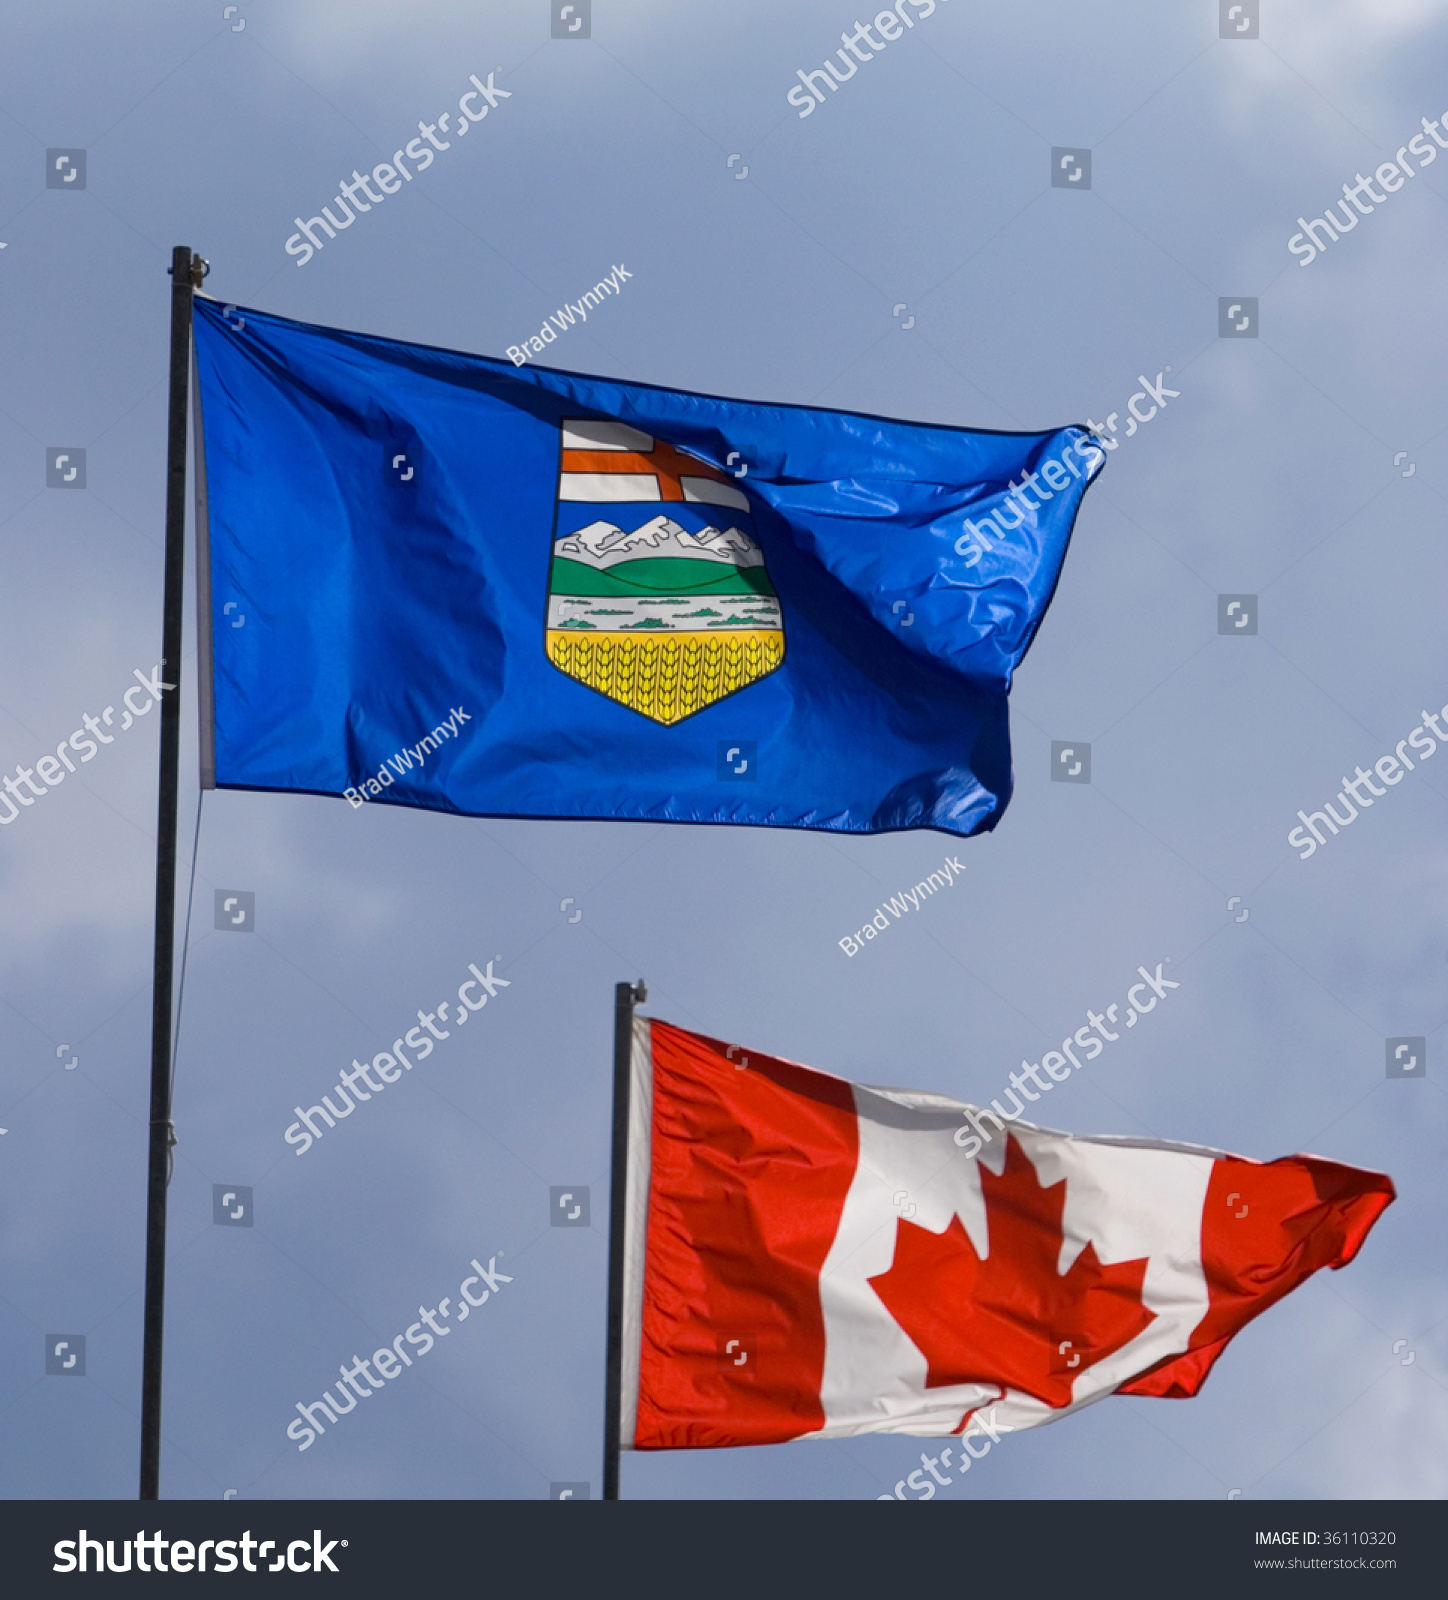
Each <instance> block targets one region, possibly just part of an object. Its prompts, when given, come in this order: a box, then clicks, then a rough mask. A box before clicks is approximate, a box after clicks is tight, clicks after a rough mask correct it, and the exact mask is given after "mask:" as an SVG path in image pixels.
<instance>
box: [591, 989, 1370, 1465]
mask: <svg viewBox="0 0 1448 1600" xmlns="http://www.w3.org/2000/svg"><path fill="white" fill-rule="evenodd" d="M965 1110H966V1107H964V1106H963V1105H962V1104H961V1103H960V1102H959V1101H956V1100H949V1099H946V1098H945V1097H944V1096H942V1095H932V1094H916V1093H912V1092H909V1091H905V1090H899V1089H872V1088H867V1087H865V1086H864V1085H862V1084H857V1083H849V1082H847V1081H846V1080H844V1079H843V1078H835V1077H831V1076H830V1075H829V1074H827V1073H823V1072H815V1071H813V1070H811V1069H810V1068H808V1067H802V1066H798V1065H796V1064H795V1063H794V1062H790V1061H782V1060H778V1059H776V1058H774V1057H771V1056H765V1055H760V1054H758V1053H756V1052H754V1051H748V1052H745V1051H743V1050H741V1049H740V1048H739V1047H738V1046H733V1045H725V1044H723V1043H721V1042H720V1041H719V1040H716V1039H709V1038H705V1037H704V1036H703V1035H701V1034H696V1033H689V1032H686V1031H685V1030H684V1029H682V1028H675V1027H672V1026H670V1025H669V1024H668V1023H664V1022H657V1021H654V1022H650V1021H645V1020H644V1019H642V1018H639V1019H636V1020H635V1023H634V1045H633V1061H632V1086H631V1109H630V1124H629V1156H628V1201H627V1207H626V1241H625V1249H624V1317H623V1334H624V1342H623V1372H622V1378H623V1384H622V1396H623V1398H622V1417H621V1419H620V1423H621V1426H620V1433H621V1439H622V1442H623V1445H624V1448H633V1449H638V1450H677V1449H687V1448H690V1447H701V1446H719V1445H755V1444H776V1443H780V1442H782V1441H784V1440H787V1439H798V1438H803V1437H806V1436H810V1437H815V1438H838V1437H841V1436H843V1435H847V1434H856V1433H914V1434H951V1433H959V1432H961V1431H962V1430H963V1429H964V1428H965V1427H966V1426H967V1425H968V1424H969V1423H970V1422H971V1419H972V1416H973V1415H974V1414H975V1413H976V1412H988V1413H989V1415H990V1417H991V1419H992V1427H993V1428H996V1429H999V1430H1000V1431H1002V1432H1004V1431H1006V1430H1007V1429H1011V1430H1019V1429H1022V1428H1028V1427H1034V1426H1036V1425H1038V1424H1040V1423H1045V1422H1052V1421H1055V1420H1056V1419H1057V1418H1058V1417H1061V1416H1064V1415H1066V1414H1067V1413H1068V1412H1069V1411H1072V1410H1075V1409H1078V1408H1079V1407H1081V1406H1084V1405H1089V1404H1090V1403H1091V1402H1092V1401H1093V1400H1100V1399H1102V1398H1103V1397H1104V1396H1105V1395H1108V1394H1132V1395H1156V1396H1164V1397H1177V1398H1183V1397H1186V1396H1188V1395H1193V1394H1195V1393H1196V1392H1197V1390H1198V1389H1199V1388H1200V1387H1201V1385H1202V1383H1203V1381H1204V1380H1205V1378H1206V1376H1207V1373H1208V1372H1209V1371H1210V1369H1211V1366H1212V1363H1213V1362H1214V1361H1215V1360H1216V1359H1217V1357H1218V1356H1219V1355H1220V1354H1221V1353H1222V1351H1223V1350H1224V1349H1225V1348H1226V1345H1227V1342H1228V1340H1229V1339H1231V1337H1232V1336H1233V1334H1235V1333H1236V1332H1237V1331H1238V1330H1239V1329H1240V1328H1242V1327H1243V1326H1244V1325H1245V1324H1246V1323H1247V1322H1249V1321H1250V1320H1251V1319H1252V1318H1253V1317H1255V1316H1257V1315H1258V1314H1259V1313H1260V1312H1262V1311H1265V1310H1266V1309H1267V1307H1268V1306H1270V1305H1271V1304H1272V1303H1273V1302H1274V1301H1276V1300H1280V1299H1281V1298H1282V1296H1283V1295H1285V1294H1287V1293H1289V1292H1290V1291H1291V1290H1292V1289H1294V1288H1296V1287H1297V1285H1298V1284H1300V1283H1301V1282H1303V1281H1304V1279H1306V1278H1307V1277H1309V1276H1310V1275H1311V1274H1312V1273H1314V1272H1316V1271H1317V1270H1318V1268H1319V1267H1341V1266H1345V1265H1346V1264H1347V1263H1348V1262H1349V1261H1351V1260H1352V1258H1353V1256H1354V1255H1355V1254H1356V1253H1357V1250H1358V1247H1359V1246H1360V1245H1361V1244H1362V1241H1363V1239H1364V1238H1365V1237H1366V1235H1367V1232H1368V1230H1369V1229H1370V1228H1371V1227H1372V1225H1373V1223H1374V1222H1375V1221H1376V1220H1377V1217H1378V1215H1379V1214H1380V1213H1381V1212H1382V1211H1383V1210H1384V1208H1385V1207H1386V1206H1388V1205H1389V1204H1391V1202H1392V1200H1393V1198H1394V1191H1393V1185H1392V1182H1391V1180H1390V1179H1388V1178H1387V1177H1385V1176H1383V1175H1382V1174H1381V1173H1376V1172H1365V1171H1360V1170H1358V1169H1357V1168H1354V1167H1345V1166H1340V1165H1338V1164H1337V1163H1336V1162H1333V1161H1324V1160H1322V1159H1321V1158H1320V1157H1317V1156H1301V1155H1299V1156H1287V1157H1284V1158H1283V1159H1281V1160H1278V1161H1269V1162H1259V1161H1250V1160H1247V1159H1246V1158H1244V1157H1242V1156H1233V1155H1225V1154H1222V1153H1221V1152H1219V1151H1215V1150H1205V1149H1202V1148H1200V1147H1198V1146H1195V1145H1181V1144H1166V1143H1163V1142H1160V1141H1156V1140H1147V1139H1113V1138H1090V1139H1085V1138H1077V1137H1075V1136H1073V1135H1070V1134H1063V1133H1052V1132H1048V1131H1045V1130H1042V1129H1037V1128H1033V1127H1031V1126H1030V1125H1029V1124H1026V1123H1021V1122H1015V1123H1011V1124H1010V1125H1008V1127H1006V1128H1005V1129H1003V1130H1002V1131H1001V1132H1000V1133H998V1134H995V1133H994V1130H988V1131H991V1132H992V1133H993V1137H992V1138H991V1140H990V1142H988V1143H986V1144H985V1145H984V1146H983V1148H981V1150H980V1151H979V1153H978V1154H976V1155H974V1156H968V1155H966V1154H965V1152H964V1151H963V1150H962V1148H961V1147H960V1145H959V1144H957V1142H956V1140H955V1138H954V1135H955V1133H956V1131H957V1130H958V1129H960V1128H962V1127H964V1126H965V1124H964V1122H963V1120H962V1116H963V1113H964V1111H965ZM967 1142H972V1143H974V1142H978V1141H974V1140H971V1141H967Z"/></svg>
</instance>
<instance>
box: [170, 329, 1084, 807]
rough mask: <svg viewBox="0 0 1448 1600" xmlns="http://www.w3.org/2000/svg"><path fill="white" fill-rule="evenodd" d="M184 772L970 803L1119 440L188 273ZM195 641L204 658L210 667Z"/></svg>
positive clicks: (560, 793) (682, 797) (980, 800)
mask: <svg viewBox="0 0 1448 1600" xmlns="http://www.w3.org/2000/svg"><path fill="white" fill-rule="evenodd" d="M195 337H196V358H197V381H198V384H199V390H200V400H201V415H202V424H203V440H204V451H203V455H204V466H205V475H204V483H203V498H204V505H205V508H206V514H205V515H204V517H203V518H202V519H201V520H202V527H201V537H202V560H201V563H200V570H201V581H202V585H203V593H202V615H203V637H202V641H201V642H202V650H203V666H202V674H203V725H204V726H203V782H206V783H213V782H214V783H215V784H217V785H219V786H222V787H226V788H239V789H270V790H289V791H301V792H307V793H313V794H323V795H334V796H345V797H346V798H347V800H348V801H349V803H350V804H352V805H354V806H361V805H364V804H368V803H374V804H376V803H387V802H391V803H393V804H401V805H409V806H423V807H427V808H430V809H433V810H441V811H455V812H461V813H464V814H467V815H472V816H508V817H572V818H594V819H611V818H620V819H634V820H647V821H655V822H701V823H702V822H725V823H752V824H760V825H767V826H774V827H795V828H823V829H832V830H836V831H839V832H854V833H875V832H883V831H887V830H891V829H901V828H939V829H942V830H944V831H946V832H949V833H957V834H969V833H974V832H978V831H979V830H981V829H983V828H990V827H993V826H994V825H995V823H996V822H997V821H998V820H999V818H1000V816H1001V813H1002V812H1003V810H1004V809H1005V806H1006V803H1007V801H1008V799H1009V798H1010V788H1011V766H1010V742H1009V731H1008V724H1007V692H1008V690H1009V687H1010V681H1011V674H1012V671H1013V670H1014V668H1015V666H1016V664H1017V662H1019V661H1020V659H1021V657H1022V656H1023V655H1024V654H1025V651H1026V648H1027V647H1028V645H1029V644H1030V642H1031V639H1032V637H1033V635H1034V634H1035V631H1036V628H1037V627H1038V626H1039V624H1040V621H1041V617H1042V615H1043V614H1044V612H1045V609H1046V606H1047V604H1048V603H1049V601H1050V598H1051V594H1052V591H1053V590H1054V588H1055V584H1056V580H1057V577H1058V575H1059V573H1060V570H1061V563H1062V561H1063V559H1064V557H1065V553H1066V546H1067V543H1068V541H1069V539H1070V536H1071V528H1072V524H1073V522H1074V520H1075V516H1076V511H1077V507H1078V506H1079V505H1080V502H1081V496H1082V494H1083V493H1084V491H1085V488H1086V485H1087V483H1088V482H1089V481H1090V479H1091V478H1092V476H1093V475H1094V474H1095V473H1096V472H1097V471H1098V470H1099V469H1100V467H1101V464H1102V462H1103V461H1104V459H1105V456H1104V453H1103V452H1102V450H1101V449H1100V448H1099V447H1098V446H1097V445H1096V444H1095V443H1094V442H1093V441H1092V439H1091V436H1090V435H1089V434H1088V433H1087V432H1086V431H1085V430H1084V429H1082V428H1076V427H1071V428H1062V429H1057V430H1054V431H1050V432H1046V433H991V432H983V431H977V430H971V429H965V428H951V427H940V426H934V425H930V424H925V423H908V422H893V421H889V420H887V419H885V418H880V417H870V416H863V415H857V414H854V413H851V412H844V411H827V410H821V409H818V408H815V407H810V406H791V405H763V404H754V403H751V402H747V401H741V400H721V399H716V398H713V397H711V396H708V395H697V394H688V393H685V392H681V391H678V390H672V389H660V388H656V387H654V386H652V385H649V384H639V383H616V382H612V381H609V380H606V379H602V378H591V377H586V376H582V375H579V374H576V373H568V372H556V371H551V370H549V369H548V368H544V367H535V366H532V365H531V364H530V365H529V366H527V367H526V368H521V369H520V368H518V367H516V366H515V365H513V364H512V363H511V362H507V361H496V360H490V359H488V358H486V357H483V356H473V355H463V354H459V353H457V352H454V351H448V350H437V349H433V348H430V347H428V346H425V345H414V344H404V343H402V342H400V341H398V340H393V339H379V338H371V337H368V336H366V335H362V334H355V333H344V332H340V331H338V330H335V329H331V328H321V327H314V326H312V325H309V324H307V323H301V322H292V321H289V320H287V319H286V318H284V317H275V316H269V315H267V314H266V313H264V312H260V311H253V310H250V309H247V308H245V307H241V308H237V307H234V306H227V307H225V308H224V310H223V307H222V306H221V305H220V304H219V303H218V302H215V301H211V300H207V299H205V298H203V297H198V299H197V301H196V306H195ZM208 665H209V675H208V671H207V668H208Z"/></svg>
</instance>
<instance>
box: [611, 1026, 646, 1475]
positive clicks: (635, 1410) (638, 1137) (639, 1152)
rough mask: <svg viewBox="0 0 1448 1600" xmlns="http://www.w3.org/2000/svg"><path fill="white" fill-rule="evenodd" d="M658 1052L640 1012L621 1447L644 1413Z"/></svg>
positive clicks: (626, 1247) (632, 1091)
mask: <svg viewBox="0 0 1448 1600" xmlns="http://www.w3.org/2000/svg"><path fill="white" fill-rule="evenodd" d="M653 1146H654V1056H653V1040H652V1038H651V1036H650V1033H649V1025H648V1022H647V1021H646V1020H645V1019H644V1018H643V1017H635V1018H634V1025H633V1053H632V1057H631V1060H630V1082H629V1098H628V1163H627V1165H628V1190H627V1198H626V1199H625V1201H624V1239H623V1356H622V1362H621V1374H620V1376H621V1379H622V1382H621V1384H620V1388H619V1412H620V1416H619V1430H618V1437H619V1448H620V1449H621V1450H632V1449H633V1447H634V1437H635V1434H636V1433H637V1431H638V1417H639V1349H640V1346H641V1344H642V1340H643V1321H644V1271H645V1268H646V1266H647V1261H648V1242H649V1241H648V1234H649V1181H650V1179H651V1177H652V1175H653Z"/></svg>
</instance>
